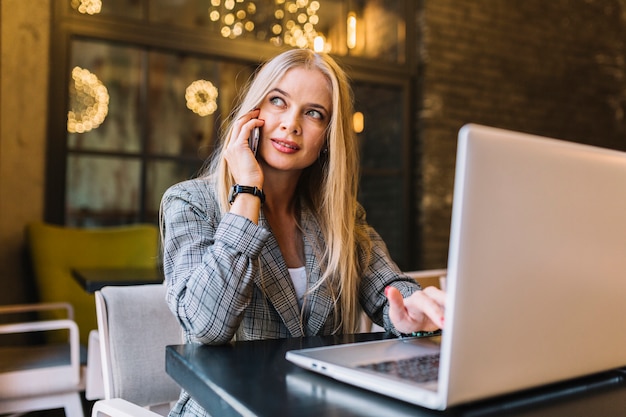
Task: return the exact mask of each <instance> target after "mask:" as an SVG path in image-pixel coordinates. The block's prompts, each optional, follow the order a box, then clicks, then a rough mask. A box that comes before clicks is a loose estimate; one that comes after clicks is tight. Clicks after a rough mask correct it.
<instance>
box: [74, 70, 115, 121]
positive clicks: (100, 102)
mask: <svg viewBox="0 0 626 417" xmlns="http://www.w3.org/2000/svg"><path fill="white" fill-rule="evenodd" d="M72 79H73V80H74V83H73V86H72V87H73V88H70V101H71V103H72V104H73V105H72V106H71V108H72V110H70V111H69V112H68V113H67V131H68V132H70V133H84V132H89V131H90V130H92V129H95V128H97V127H98V126H100V124H102V122H103V121H104V119H105V118H106V116H107V114H108V112H109V92H108V91H107V89H106V87H105V86H104V84H102V82H101V81H100V80H99V79H98V77H96V75H95V74H92V73H91V72H89V70H86V69H82V68H80V67H74V69H73V70H72Z"/></svg>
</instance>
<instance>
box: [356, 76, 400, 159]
mask: <svg viewBox="0 0 626 417" xmlns="http://www.w3.org/2000/svg"><path fill="white" fill-rule="evenodd" d="M354 97H355V110H356V111H357V112H361V113H362V114H363V132H361V133H358V138H359V141H360V146H361V166H362V168H363V169H364V170H367V169H368V168H370V169H387V170H389V169H391V170H398V169H403V168H404V167H403V166H402V161H403V155H404V152H403V150H404V147H403V141H404V128H403V126H404V120H403V115H404V106H403V93H402V89H401V88H400V87H398V86H385V85H373V84H355V85H354Z"/></svg>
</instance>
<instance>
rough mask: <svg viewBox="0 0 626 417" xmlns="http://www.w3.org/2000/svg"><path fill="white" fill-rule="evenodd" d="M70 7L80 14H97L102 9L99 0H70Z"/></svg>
mask: <svg viewBox="0 0 626 417" xmlns="http://www.w3.org/2000/svg"><path fill="white" fill-rule="evenodd" d="M70 4H71V5H72V8H73V9H75V10H78V12H79V13H82V14H89V15H92V14H98V13H100V11H102V1H101V0H72V2H71V3H70Z"/></svg>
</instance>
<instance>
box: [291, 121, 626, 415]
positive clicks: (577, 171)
mask: <svg viewBox="0 0 626 417" xmlns="http://www.w3.org/2000/svg"><path fill="white" fill-rule="evenodd" d="M447 270H448V275H447V279H446V287H447V301H446V312H445V323H446V327H445V329H444V330H443V333H442V336H440V337H433V338H419V339H418V338H409V339H391V340H383V341H376V342H365V343H356V344H349V345H339V346H329V347H323V348H313V349H302V350H295V351H290V352H287V356H286V357H287V359H288V360H290V361H292V362H293V363H295V364H297V365H299V366H302V367H304V368H306V369H310V370H313V371H316V372H320V373H322V374H325V375H328V376H330V377H333V378H336V379H338V380H341V381H344V382H347V383H350V384H353V385H357V386H359V387H362V388H365V389H368V390H372V391H375V392H377V393H381V394H384V395H388V396H391V397H394V398H398V399H401V400H404V401H407V402H410V403H413V404H417V405H421V406H424V407H427V408H432V409H445V408H447V407H449V406H452V405H456V404H460V403H466V402H471V401H475V400H480V399H485V398H489V397H493V396H497V395H501V394H506V393H511V392H516V391H520V390H524V389H528V388H533V387H538V386H542V385H545V384H550V383H555V382H559V381H564V380H570V379H573V378H576V377H581V376H585V375H590V374H595V373H598V372H601V371H606V370H611V369H615V368H619V367H622V366H625V365H626V325H624V320H625V318H626V153H623V152H618V151H612V150H608V149H602V148H596V147H592V146H588V145H581V144H576V143H572V142H566V141H561V140H556V139H549V138H543V137H538V136H533V135H528V134H523V133H516V132H511V131H505V130H501V129H496V128H490V127H484V126H478V125H466V126H464V127H463V128H462V129H461V130H460V132H459V140H458V147H457V160H456V172H455V184H454V203H453V209H452V224H451V233H450V245H449V255H448V266H447ZM415 356H426V357H427V359H424V360H423V361H424V363H426V362H433V363H434V364H435V365H438V369H437V370H436V371H435V372H434V375H433V374H431V375H430V376H423V377H422V378H421V379H420V378H419V377H418V378H417V379H414V380H411V381H409V380H406V379H405V378H404V377H399V376H398V372H399V371H398V370H400V371H402V372H405V371H406V370H407V369H408V366H407V365H403V364H402V362H400V363H399V364H398V363H397V362H396V361H398V360H401V361H402V360H408V358H412V357H415ZM411 360H413V359H411ZM381 362H382V363H383V365H380V364H379V363H381ZM431 365H432V364H431ZM420 366H421V365H420ZM429 366H430V365H429ZM425 367H426V366H425ZM390 368H391V369H395V371H393V372H392V373H389V372H381V370H388V369H390Z"/></svg>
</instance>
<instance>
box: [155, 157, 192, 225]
mask: <svg viewBox="0 0 626 417" xmlns="http://www.w3.org/2000/svg"><path fill="white" fill-rule="evenodd" d="M201 167H202V163H201V162H197V163H185V162H180V161H155V162H151V163H148V168H147V172H146V199H145V207H146V216H145V220H146V221H148V222H153V223H157V222H158V219H159V206H160V204H161V197H163V193H164V192H165V190H167V189H168V188H169V187H170V186H171V185H174V184H176V183H178V182H180V181H184V180H186V179H189V178H194V177H196V176H197V175H198V173H199V171H200V169H201Z"/></svg>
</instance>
